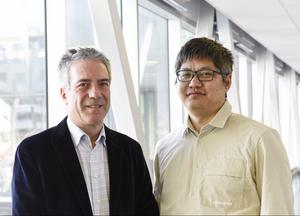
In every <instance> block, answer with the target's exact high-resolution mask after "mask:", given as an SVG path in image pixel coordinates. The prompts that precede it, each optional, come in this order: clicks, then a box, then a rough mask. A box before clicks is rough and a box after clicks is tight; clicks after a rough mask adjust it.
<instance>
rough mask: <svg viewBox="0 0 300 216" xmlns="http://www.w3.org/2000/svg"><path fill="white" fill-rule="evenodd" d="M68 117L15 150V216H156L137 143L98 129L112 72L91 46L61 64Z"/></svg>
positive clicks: (70, 52) (70, 54) (71, 52)
mask: <svg viewBox="0 0 300 216" xmlns="http://www.w3.org/2000/svg"><path fill="white" fill-rule="evenodd" d="M58 69H59V75H60V76H59V77H60V81H61V89H60V94H61V96H62V99H63V101H64V102H65V104H66V107H67V113H68V116H67V117H66V118H65V119H63V120H62V121H61V122H60V123H59V124H58V125H57V126H55V127H52V128H50V129H47V130H45V131H43V132H41V133H39V134H36V135H34V136H31V137H28V138H26V139H24V140H23V141H22V142H21V144H20V145H19V146H18V149H17V152H16V157H15V163H14V171H13V180H12V196H13V214H14V215H31V214H36V215H65V214H68V215H109V214H110V215H120V214H122V215H145V214H146V215H158V214H159V211H158V207H157V203H156V201H155V198H154V196H153V194H152V184H151V179H150V176H149V173H148V169H147V165H146V163H145V159H144V156H143V152H142V149H141V147H140V145H139V144H138V143H137V142H136V141H135V140H133V139H131V138H130V137H128V136H126V135H123V134H121V133H118V132H116V131H113V130H111V129H109V128H108V127H106V126H105V125H104V123H103V120H104V117H105V116H106V114H107V112H108V110H109V106H110V83H111V67H110V63H109V60H108V59H107V58H106V57H105V56H104V55H103V54H102V53H101V52H99V51H98V50H96V49H94V48H88V47H82V48H77V49H70V50H68V51H67V52H66V54H65V55H63V57H62V58H61V60H60V63H59V68H58Z"/></svg>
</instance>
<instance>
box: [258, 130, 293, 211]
mask: <svg viewBox="0 0 300 216" xmlns="http://www.w3.org/2000/svg"><path fill="white" fill-rule="evenodd" d="M255 167H256V185H257V191H258V194H259V196H260V200H261V210H260V214H261V215H293V190H292V173H291V170H290V166H289V161H288V158H287V154H286V151H285V149H284V146H283V144H282V142H281V139H280V137H279V135H278V133H277V132H276V131H275V130H268V131H266V132H265V133H264V134H263V135H262V137H261V138H260V140H259V142H258V144H257V147H256V150H255Z"/></svg>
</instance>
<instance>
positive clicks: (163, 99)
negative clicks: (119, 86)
mask: <svg viewBox="0 0 300 216" xmlns="http://www.w3.org/2000/svg"><path fill="white" fill-rule="evenodd" d="M138 12H139V85H140V111H141V115H142V120H143V124H144V132H145V143H146V144H147V146H148V148H149V154H150V159H152V157H153V153H154V152H153V151H154V146H155V144H156V142H157V140H158V139H159V138H161V137H162V136H163V135H165V134H166V133H168V132H169V128H170V117H169V115H170V114H169V90H168V89H169V74H168V46H167V44H168V34H167V33H168V32H167V29H168V28H167V27H168V26H167V20H166V19H165V18H163V17H161V16H158V15H157V14H155V13H152V12H151V11H149V10H147V9H145V8H143V7H139V10H138Z"/></svg>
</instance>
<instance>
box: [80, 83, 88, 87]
mask: <svg viewBox="0 0 300 216" xmlns="http://www.w3.org/2000/svg"><path fill="white" fill-rule="evenodd" d="M87 86H88V83H79V85H78V87H87Z"/></svg>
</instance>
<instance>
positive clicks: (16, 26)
mask: <svg viewBox="0 0 300 216" xmlns="http://www.w3.org/2000/svg"><path fill="white" fill-rule="evenodd" d="M2 2H4V1H2ZM44 16H45V15H44V1H39V0H10V1H5V3H2V4H1V6H0V26H1V29H0V77H1V79H0V122H1V124H0V215H10V214H11V177H12V166H13V161H14V154H15V150H16V147H17V145H18V144H19V143H20V141H21V140H22V139H24V138H25V137H26V136H29V135H32V134H33V133H36V132H39V131H41V130H44V129H45V128H46V125H47V119H46V116H47V115H46V71H45V34H44V32H45V26H44V22H45V19H44ZM8 21H9V22H8Z"/></svg>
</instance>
